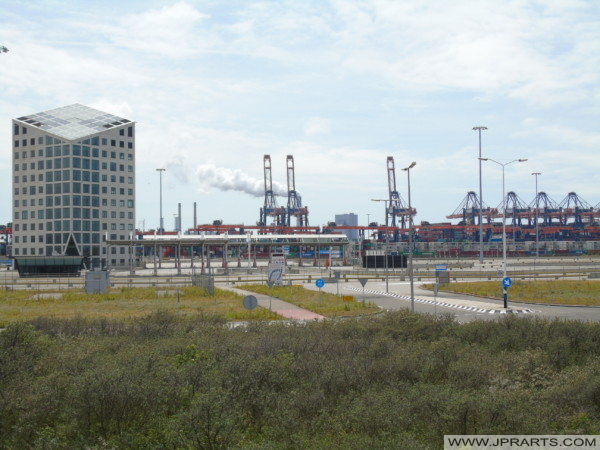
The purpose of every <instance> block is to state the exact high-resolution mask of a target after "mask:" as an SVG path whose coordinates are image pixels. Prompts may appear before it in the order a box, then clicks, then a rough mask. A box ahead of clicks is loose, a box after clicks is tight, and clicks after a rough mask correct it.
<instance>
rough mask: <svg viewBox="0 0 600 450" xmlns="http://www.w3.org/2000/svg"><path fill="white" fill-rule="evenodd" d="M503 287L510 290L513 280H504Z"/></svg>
mask: <svg viewBox="0 0 600 450" xmlns="http://www.w3.org/2000/svg"><path fill="white" fill-rule="evenodd" d="M502 286H504V287H505V288H509V287H511V286H512V280H511V279H510V278H508V277H506V278H504V279H503V280H502Z"/></svg>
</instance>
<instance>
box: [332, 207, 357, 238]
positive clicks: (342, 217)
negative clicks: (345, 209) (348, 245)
mask: <svg viewBox="0 0 600 450" xmlns="http://www.w3.org/2000/svg"><path fill="white" fill-rule="evenodd" d="M335 224H336V226H337V225H339V226H344V227H357V226H358V216H357V215H356V214H354V213H348V214H336V215H335ZM342 232H343V233H344V234H345V235H346V236H348V239H352V240H355V241H356V240H358V230H356V229H345V230H342Z"/></svg>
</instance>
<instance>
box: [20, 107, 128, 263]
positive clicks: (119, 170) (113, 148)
mask: <svg viewBox="0 0 600 450" xmlns="http://www.w3.org/2000/svg"><path fill="white" fill-rule="evenodd" d="M24 137H27V139H23V138H24ZM123 160H126V161H127V164H122V163H121V161H123ZM13 167H14V169H13V193H14V194H13V225H14V227H13V233H14V234H13V237H14V239H13V255H14V256H15V257H19V256H32V255H37V256H57V255H65V254H66V251H67V245H69V251H70V252H73V251H74V250H73V243H74V246H75V248H76V251H77V252H78V254H79V256H83V257H84V258H85V259H84V262H86V264H87V265H88V268H91V267H105V266H106V265H107V263H109V264H110V265H111V266H115V265H118V264H119V262H118V259H112V258H111V260H109V261H106V258H107V255H106V247H105V244H104V241H105V233H106V230H107V229H115V230H120V231H121V233H120V234H119V235H118V236H119V239H123V240H125V239H129V232H130V231H132V230H134V229H135V124H134V123H133V122H131V121H129V120H127V119H122V118H119V117H116V116H112V115H110V114H106V113H103V112H101V111H97V110H94V109H92V108H87V107H85V106H82V105H72V106H71V107H64V108H59V109H57V110H52V111H47V112H45V113H38V114H34V115H31V116H26V117H21V118H19V119H14V120H13ZM71 238H72V240H71ZM124 249H125V250H124V251H125V252H126V253H127V252H128V251H129V249H128V247H124ZM119 252H120V250H119Z"/></svg>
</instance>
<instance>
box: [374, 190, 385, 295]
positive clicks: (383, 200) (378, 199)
mask: <svg viewBox="0 0 600 450" xmlns="http://www.w3.org/2000/svg"><path fill="white" fill-rule="evenodd" d="M371 201H372V202H385V228H386V229H385V251H384V252H383V259H384V260H385V292H386V294H387V293H389V277H388V255H387V253H388V230H387V214H388V204H387V202H388V200H387V199H385V198H372V199H371Z"/></svg>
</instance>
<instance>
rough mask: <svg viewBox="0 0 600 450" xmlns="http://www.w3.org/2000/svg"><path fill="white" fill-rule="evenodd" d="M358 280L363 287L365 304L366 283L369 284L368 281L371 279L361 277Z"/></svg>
mask: <svg viewBox="0 0 600 450" xmlns="http://www.w3.org/2000/svg"><path fill="white" fill-rule="evenodd" d="M358 281H359V282H360V284H361V286H362V288H363V305H364V304H365V284H367V281H369V279H368V278H359V279H358Z"/></svg>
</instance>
